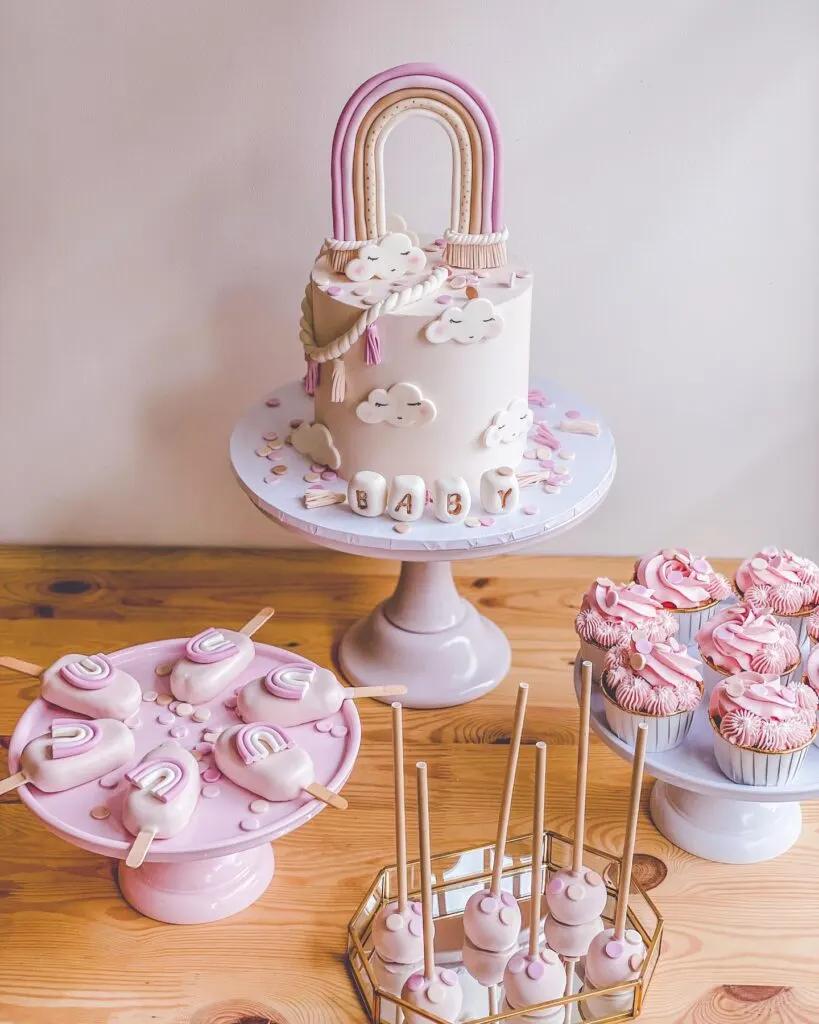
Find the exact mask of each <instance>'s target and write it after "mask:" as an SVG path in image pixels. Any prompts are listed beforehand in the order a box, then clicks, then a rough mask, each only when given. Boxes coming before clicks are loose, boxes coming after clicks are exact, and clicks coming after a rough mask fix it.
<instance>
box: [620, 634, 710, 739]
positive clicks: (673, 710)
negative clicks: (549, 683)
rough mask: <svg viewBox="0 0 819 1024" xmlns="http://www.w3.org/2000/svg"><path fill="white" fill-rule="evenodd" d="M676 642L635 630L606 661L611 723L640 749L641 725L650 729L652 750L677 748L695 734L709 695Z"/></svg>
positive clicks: (695, 664) (695, 665)
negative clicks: (704, 699)
mask: <svg viewBox="0 0 819 1024" xmlns="http://www.w3.org/2000/svg"><path fill="white" fill-rule="evenodd" d="M701 668H702V666H701V665H700V663H699V662H698V661H697V660H696V659H695V658H692V657H690V656H689V654H688V651H687V650H686V648H685V647H684V646H683V645H682V644H680V643H677V641H676V640H674V639H673V638H672V639H670V640H668V641H665V642H661V641H654V642H652V641H651V640H649V639H648V637H647V636H646V634H645V633H644V632H642V631H641V630H635V631H634V632H633V633H632V634H631V636H630V638H629V639H628V640H627V641H626V642H625V643H623V644H618V646H616V647H613V648H612V649H611V650H610V651H609V652H608V654H607V655H606V660H605V668H604V671H603V680H602V689H603V696H604V697H605V698H606V720H607V721H608V723H609V726H610V727H611V729H612V731H613V732H615V733H616V734H617V735H618V736H619V737H620V739H621V740H625V742H626V743H631V744H632V745H633V744H634V743H635V741H636V738H637V729H638V726H639V725H640V724H641V723H643V722H644V723H645V724H646V725H647V726H648V740H647V743H648V746H647V748H646V749H647V750H650V751H655V752H656V751H661V750H671V749H672V748H673V747H678V746H679V745H680V744H681V743H682V742H683V740H684V739H685V737H686V736H687V735H688V730H689V729H690V728H691V723H692V722H693V720H694V709H695V708H696V707H697V705H698V704H699V703H700V701H701V700H702V697H703V693H704V692H705V687H704V685H703V681H702V674H701V672H700V669H701Z"/></svg>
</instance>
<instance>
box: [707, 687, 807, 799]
mask: <svg viewBox="0 0 819 1024" xmlns="http://www.w3.org/2000/svg"><path fill="white" fill-rule="evenodd" d="M802 689H803V688H802V687H794V686H783V685H782V682H781V680H780V679H779V678H778V677H777V676H775V675H766V674H764V673H761V672H741V673H740V674H739V675H735V676H731V678H730V679H723V680H721V681H720V682H719V683H718V684H717V685H716V686H715V687H714V692H713V693H712V694H711V700H710V702H709V705H708V717H709V718H710V720H711V725H712V726H713V727H714V754H715V756H716V759H717V764H718V765H719V767H720V770H721V771H722V773H723V774H724V775H727V776H728V778H729V779H731V781H732V782H737V783H739V784H740V785H743V786H785V785H787V784H788V783H789V782H793V780H794V779H795V778H796V775H797V773H798V771H799V769H800V767H801V766H802V762H803V761H804V759H805V753H806V751H807V748H808V747H809V746H810V743H811V741H812V740H813V739H814V737H815V736H816V728H817V726H816V702H815V700H812V699H811V698H813V697H814V695H813V692H812V691H811V690H809V689H807V688H805V692H804V693H802V692H800V691H802ZM807 693H809V694H811V698H808V700H807V704H808V706H806V702H805V701H806V694H807Z"/></svg>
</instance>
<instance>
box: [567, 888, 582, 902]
mask: <svg viewBox="0 0 819 1024" xmlns="http://www.w3.org/2000/svg"><path fill="white" fill-rule="evenodd" d="M585 895H586V890H585V889H584V888H583V886H582V885H577V884H576V883H574V884H572V885H570V886H569V888H568V889H567V890H566V896H567V897H568V898H569V899H570V900H571V901H572V902H573V903H578V902H579V901H580V900H582V899H583V897H584V896H585Z"/></svg>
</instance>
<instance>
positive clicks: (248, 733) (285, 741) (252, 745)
mask: <svg viewBox="0 0 819 1024" xmlns="http://www.w3.org/2000/svg"><path fill="white" fill-rule="evenodd" d="M234 743H235V744H236V753H237V754H238V755H239V757H241V759H242V760H243V761H244V763H245V764H254V763H255V762H256V761H264V760H265V758H267V757H270V755H271V754H280V753H281V752H282V751H283V750H287V749H288V748H289V747H292V746H293V741H292V740H291V739H290V737H289V736H288V735H287V734H286V733H285V732H284V730H283V729H279V728H278V727H277V726H275V725H267V724H265V723H264V722H254V723H253V724H251V725H245V726H244V727H243V728H241V729H240V730H239V731H238V732H237V733H236V735H235V737H234Z"/></svg>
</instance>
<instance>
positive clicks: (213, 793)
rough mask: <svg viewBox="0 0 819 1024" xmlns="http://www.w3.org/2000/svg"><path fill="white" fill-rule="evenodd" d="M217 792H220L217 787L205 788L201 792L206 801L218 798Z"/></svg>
mask: <svg viewBox="0 0 819 1024" xmlns="http://www.w3.org/2000/svg"><path fill="white" fill-rule="evenodd" d="M219 792H220V790H219V787H218V786H205V788H204V789H203V790H202V796H203V797H204V798H205V799H206V800H215V799H216V797H217V796H219Z"/></svg>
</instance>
